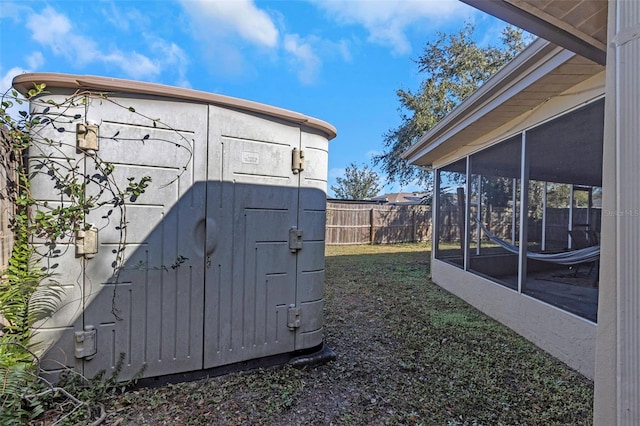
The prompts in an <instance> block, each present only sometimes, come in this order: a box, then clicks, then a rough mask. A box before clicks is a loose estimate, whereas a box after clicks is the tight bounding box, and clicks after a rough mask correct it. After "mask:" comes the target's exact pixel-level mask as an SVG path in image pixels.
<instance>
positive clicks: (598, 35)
mask: <svg viewBox="0 0 640 426" xmlns="http://www.w3.org/2000/svg"><path fill="white" fill-rule="evenodd" d="M461 1H463V2H464V3H467V4H469V5H471V6H473V7H475V8H476V9H479V10H482V11H483V12H487V13H489V14H490V15H493V16H495V17H496V18H499V19H502V20H503V21H506V22H509V23H511V24H513V25H515V26H517V27H520V28H522V29H524V30H526V31H528V32H530V33H532V34H535V35H537V36H539V37H541V38H544V39H546V40H549V41H551V42H553V43H555V44H557V45H559V46H562V47H564V48H566V49H568V50H571V51H572V52H575V53H577V54H579V55H581V56H584V57H585V58H589V59H591V60H592V61H594V62H596V63H598V64H600V65H604V64H605V62H606V43H607V12H608V2H607V0H563V1H548V0H461Z"/></svg>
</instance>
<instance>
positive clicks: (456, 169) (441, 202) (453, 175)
mask: <svg viewBox="0 0 640 426" xmlns="http://www.w3.org/2000/svg"><path fill="white" fill-rule="evenodd" d="M436 179H437V182H436V187H437V188H438V199H437V209H438V216H437V229H436V239H435V241H436V251H435V257H436V259H440V260H444V261H447V262H449V263H451V264H452V265H455V266H457V267H459V268H462V267H463V266H464V247H463V245H464V238H463V236H464V232H465V231H464V228H465V226H464V217H465V211H464V204H465V199H466V186H467V160H466V158H463V159H462V160H459V161H456V162H455V163H452V164H449V165H447V166H445V167H442V168H440V169H438V171H437V173H436Z"/></svg>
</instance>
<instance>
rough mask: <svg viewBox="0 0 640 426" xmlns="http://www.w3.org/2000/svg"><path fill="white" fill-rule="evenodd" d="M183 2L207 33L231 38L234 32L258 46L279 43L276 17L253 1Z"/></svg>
mask: <svg viewBox="0 0 640 426" xmlns="http://www.w3.org/2000/svg"><path fill="white" fill-rule="evenodd" d="M181 3H182V6H183V7H184V9H185V10H186V11H187V12H188V13H189V14H190V15H191V16H192V17H193V19H194V21H196V22H197V23H198V24H199V25H200V27H201V29H202V30H203V31H205V34H207V36H210V35H211V34H212V33H213V34H217V35H218V36H225V37H228V36H229V35H230V33H234V34H235V35H238V36H240V37H241V38H242V39H244V40H245V41H248V42H250V43H252V44H255V45H258V46H263V47H268V48H273V47H276V46H277V45H278V29H277V28H276V26H275V24H274V23H273V20H272V19H271V18H270V17H269V15H268V14H267V13H266V12H265V11H263V10H261V9H259V8H258V7H256V5H255V4H254V3H253V1H251V0H234V1H207V0H182V1H181Z"/></svg>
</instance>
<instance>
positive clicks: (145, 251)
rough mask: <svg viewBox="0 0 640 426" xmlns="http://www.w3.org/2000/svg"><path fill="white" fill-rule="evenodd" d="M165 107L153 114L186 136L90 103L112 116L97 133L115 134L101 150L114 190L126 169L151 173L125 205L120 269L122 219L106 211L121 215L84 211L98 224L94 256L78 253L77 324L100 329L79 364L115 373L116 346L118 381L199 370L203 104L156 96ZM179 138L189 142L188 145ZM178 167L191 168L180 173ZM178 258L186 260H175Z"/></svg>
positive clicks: (140, 104) (138, 104) (139, 105)
mask: <svg viewBox="0 0 640 426" xmlns="http://www.w3.org/2000/svg"><path fill="white" fill-rule="evenodd" d="M144 102H145V101H143V100H136V99H128V100H126V105H131V106H132V107H134V108H135V110H138V111H145V110H149V109H150V108H151V107H150V106H149V104H145V103H144ZM161 108H167V111H161V110H160V111H158V112H157V114H158V115H159V116H166V117H173V119H174V122H172V123H171V125H172V126H173V129H177V130H179V133H180V134H181V135H182V136H183V138H181V137H179V136H178V135H177V134H176V132H175V131H174V130H169V129H163V128H161V126H157V127H156V126H151V125H150V124H149V120H148V119H146V120H145V118H144V117H140V116H138V115H135V114H131V113H129V112H128V111H127V110H126V109H125V110H124V111H123V109H122V108H115V107H112V105H111V104H110V103H104V104H103V105H100V106H99V107H95V108H90V109H89V111H90V112H92V111H96V113H99V114H101V115H100V116H98V117H96V121H97V122H100V118H101V117H109V121H106V120H104V121H102V122H101V124H100V134H101V135H107V136H110V135H116V134H118V135H119V137H118V138H117V139H110V138H107V137H105V138H102V139H101V141H100V151H99V152H100V157H101V158H102V160H104V161H107V162H113V163H115V164H116V165H117V166H116V167H115V171H114V174H115V175H116V176H114V177H115V178H116V179H117V181H118V183H119V186H120V188H126V187H127V183H128V181H127V178H128V177H135V178H136V180H139V179H140V178H141V177H143V176H149V177H151V179H152V180H151V183H150V186H149V187H148V188H147V189H146V191H145V192H144V193H143V194H141V195H140V196H139V197H138V199H137V200H135V202H133V203H128V204H127V206H126V222H127V223H126V228H125V229H124V231H126V247H125V252H124V254H125V256H126V258H127V261H126V263H125V264H124V266H123V268H122V270H121V271H120V274H119V275H118V276H117V277H114V275H113V267H112V264H111V263H112V262H113V260H114V258H115V252H116V251H117V250H118V242H119V241H120V239H121V238H122V235H121V229H120V226H119V223H116V222H115V219H109V217H114V218H115V217H117V216H119V213H118V212H115V213H114V214H113V215H111V216H109V214H108V211H109V210H110V209H113V206H110V205H106V206H105V207H104V208H102V209H100V210H99V211H95V212H92V213H91V215H90V216H88V217H87V219H86V220H87V222H88V223H91V224H93V225H94V226H96V227H97V228H99V233H98V240H99V251H98V255H96V256H95V257H94V258H91V259H87V260H84V261H83V262H84V265H85V273H84V288H85V292H84V294H85V298H84V315H82V316H80V320H81V322H82V324H78V325H77V326H76V329H80V330H82V329H83V328H85V329H86V328H87V327H90V328H94V329H95V330H96V331H97V333H96V339H95V340H96V343H97V353H96V354H95V355H94V356H93V357H89V358H86V359H85V360H84V362H83V373H84V375H85V376H87V377H93V376H94V375H95V374H97V373H98V372H100V371H101V370H106V372H107V375H109V374H111V372H113V371H114V369H115V367H116V365H117V364H118V360H119V357H120V354H121V353H124V360H123V361H124V363H123V364H122V371H121V372H120V374H119V376H118V378H119V379H121V380H125V379H128V378H131V377H133V376H134V375H136V374H137V373H139V372H140V370H141V368H143V366H144V367H145V371H144V376H145V377H153V376H158V375H165V374H172V373H177V372H184V371H192V370H198V369H200V368H202V330H203V320H202V311H203V309H204V303H203V301H204V284H203V283H204V248H203V247H204V244H205V242H204V223H205V207H206V206H205V203H204V197H205V192H206V191H205V189H206V185H205V183H204V180H205V177H204V175H205V165H206V155H202V154H204V153H206V129H207V121H206V119H207V108H206V106H204V105H192V104H180V103H174V102H171V103H162V102H155V104H154V106H153V109H154V111H156V110H158V109H161ZM88 118H89V119H90V118H92V117H88ZM180 129H187V130H184V131H182V130H180ZM146 135H149V136H148V137H146ZM184 141H192V142H191V144H192V146H190V145H188V148H189V149H185V147H184V146H181V143H182V142H184ZM168 142H173V143H168ZM191 153H193V156H191ZM124 159H126V163H125V162H124ZM87 164H91V161H87ZM184 165H187V167H188V169H187V170H184V171H182V169H181V167H183V166H184ZM89 195H92V194H89ZM180 257H184V258H186V259H187V260H186V261H185V262H184V263H182V264H180V261H179V259H180Z"/></svg>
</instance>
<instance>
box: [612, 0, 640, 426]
mask: <svg viewBox="0 0 640 426" xmlns="http://www.w3.org/2000/svg"><path fill="white" fill-rule="evenodd" d="M618 8H619V9H618V14H617V16H618V25H617V34H618V35H617V37H616V39H614V40H615V41H616V44H618V47H617V52H616V68H617V71H618V74H617V79H618V81H617V120H618V121H617V135H618V136H617V138H618V141H617V142H618V150H619V151H618V165H619V167H618V185H619V186H618V188H619V190H618V194H619V198H618V208H619V210H618V212H616V213H617V217H618V254H619V257H618V287H619V294H618V318H619V324H618V330H619V334H618V345H619V352H618V363H619V364H618V365H619V370H618V380H619V382H618V383H619V390H618V392H619V393H618V395H619V398H618V424H621V425H623V424H624V425H632V424H637V422H638V420H639V419H640V366H639V356H640V262H638V259H639V258H640V171H639V170H640V168H639V165H640V122H639V118H640V74H639V73H638V65H640V39H637V38H636V39H631V40H628V38H629V37H628V36H627V37H621V35H623V34H628V32H629V31H631V30H632V29H635V31H638V25H639V23H640V2H635V1H619V2H618Z"/></svg>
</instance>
